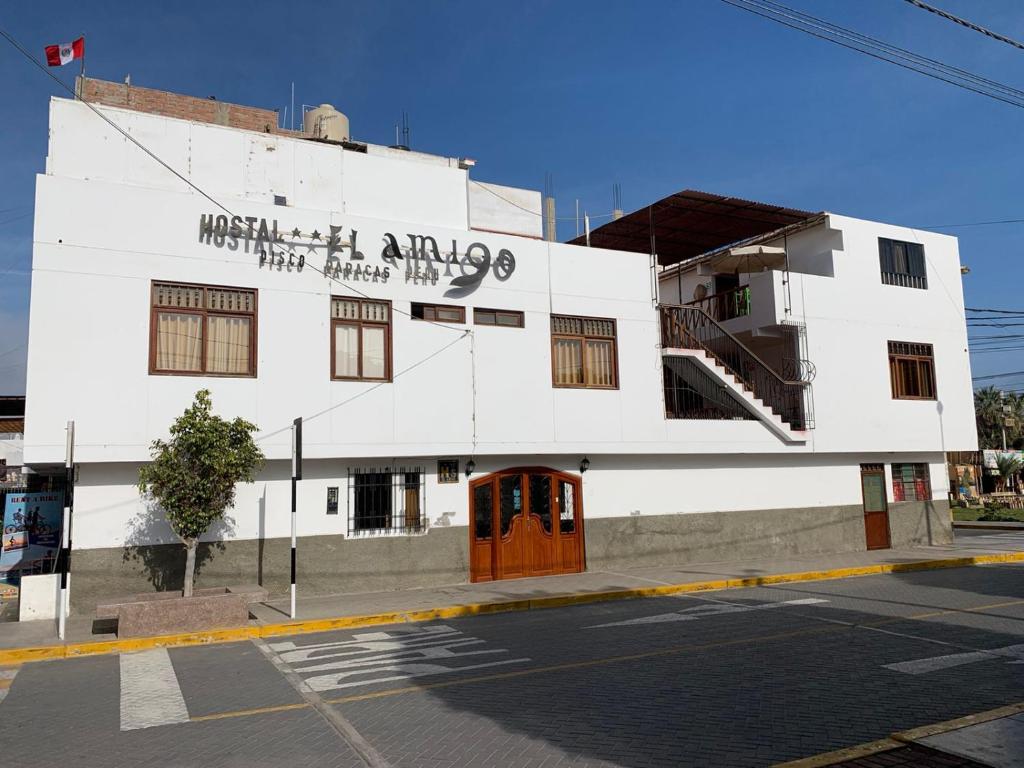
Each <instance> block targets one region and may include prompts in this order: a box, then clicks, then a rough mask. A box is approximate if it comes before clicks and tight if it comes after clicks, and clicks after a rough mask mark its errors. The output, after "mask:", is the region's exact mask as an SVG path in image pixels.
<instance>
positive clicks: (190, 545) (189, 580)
mask: <svg viewBox="0 0 1024 768" xmlns="http://www.w3.org/2000/svg"><path fill="white" fill-rule="evenodd" d="M197 546H199V540H198V539H187V540H186V541H185V548H186V549H185V589H184V592H183V593H182V594H183V596H184V597H192V584H193V582H195V580H196V547H197Z"/></svg>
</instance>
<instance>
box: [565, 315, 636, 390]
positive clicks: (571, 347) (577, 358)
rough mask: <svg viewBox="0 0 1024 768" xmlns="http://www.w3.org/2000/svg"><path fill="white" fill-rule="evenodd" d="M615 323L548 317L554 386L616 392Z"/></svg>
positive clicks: (605, 320) (610, 321)
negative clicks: (591, 388)
mask: <svg viewBox="0 0 1024 768" xmlns="http://www.w3.org/2000/svg"><path fill="white" fill-rule="evenodd" d="M615 342H616V334H615V321H614V320H608V319H606V318H599V317H569V316H567V315H552V316H551V371H552V374H551V375H552V383H553V384H554V385H555V386H556V387H588V388H590V387H593V388H597V389H616V388H617V387H618V386H619V382H618V370H617V369H618V360H617V352H616V348H615Z"/></svg>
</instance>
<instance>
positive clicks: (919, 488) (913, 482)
mask: <svg viewBox="0 0 1024 768" xmlns="http://www.w3.org/2000/svg"><path fill="white" fill-rule="evenodd" d="M931 498H932V487H931V478H930V477H929V474H928V465H927V464H893V465H892V500H893V501H930V500H931Z"/></svg>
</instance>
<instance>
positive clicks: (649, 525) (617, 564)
mask: <svg viewBox="0 0 1024 768" xmlns="http://www.w3.org/2000/svg"><path fill="white" fill-rule="evenodd" d="M863 516H864V512H863V509H862V508H861V506H860V505H850V506H841V507H814V508H806V509H767V510H755V511H749V512H706V513H702V514H678V515H648V516H643V517H617V518H597V519H593V520H586V521H585V533H586V561H587V568H588V570H602V569H621V568H629V567H637V566H647V565H685V564H689V563H700V562H714V561H723V560H747V559H754V558H764V557H786V556H792V555H805V554H823V553H831V552H856V551H862V550H864V549H865V542H864V520H863ZM889 528H890V531H891V537H892V546H893V547H897V548H899V547H910V546H919V545H927V544H949V543H951V542H952V540H953V530H952V526H951V523H950V514H949V504H948V503H947V502H945V501H934V502H903V503H897V504H892V505H891V506H890V508H889ZM289 551H290V545H289V540H288V539H266V540H262V541H260V540H242V541H225V542H215V543H210V544H201V545H200V548H199V552H198V555H197V568H196V570H197V577H196V586H197V587H218V586H224V585H226V584H241V583H253V582H256V583H258V584H259V585H260V586H263V587H265V588H266V589H267V590H268V591H269V593H270V594H271V596H283V595H285V594H287V593H288V585H289V573H290V566H289V562H290V561H289ZM298 551H299V556H298V582H299V584H300V585H301V587H300V594H302V595H306V596H310V595H325V594H334V593H345V592H375V591H384V590H393V589H412V588H417V587H436V586H444V585H448V584H459V583H464V582H466V581H467V580H468V574H469V533H468V531H467V530H466V528H464V527H452V528H434V529H432V530H431V531H430V532H429V533H428V534H426V535H423V536H401V537H397V536H396V537H380V538H355V539H346V538H344V537H342V536H311V537H306V538H300V539H299V543H298ZM184 570H185V549H184V547H183V546H180V545H170V544H161V545H154V546H140V547H125V548H112V549H87V550H76V551H75V553H74V556H73V558H72V571H73V574H74V587H73V589H72V590H71V600H72V609H73V610H75V611H76V612H81V613H88V612H92V611H93V610H94V609H95V606H96V605H97V603H99V602H101V601H103V600H107V599H110V598H112V597H116V596H118V595H124V594H129V593H133V592H145V591H147V590H158V591H162V590H180V589H181V588H182V576H183V574H184Z"/></svg>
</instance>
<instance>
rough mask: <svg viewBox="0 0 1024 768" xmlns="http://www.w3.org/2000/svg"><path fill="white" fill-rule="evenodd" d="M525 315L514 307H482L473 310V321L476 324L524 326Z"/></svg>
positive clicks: (509, 326) (510, 326)
mask: <svg viewBox="0 0 1024 768" xmlns="http://www.w3.org/2000/svg"><path fill="white" fill-rule="evenodd" d="M524 320H525V318H524V315H523V313H522V312H519V311H517V310H514V309H482V308H480V307H477V308H476V309H474V310H473V323H474V324H476V325H502V326H505V327H506V328H522V327H523V325H524Z"/></svg>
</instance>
